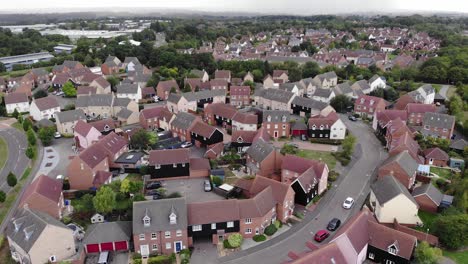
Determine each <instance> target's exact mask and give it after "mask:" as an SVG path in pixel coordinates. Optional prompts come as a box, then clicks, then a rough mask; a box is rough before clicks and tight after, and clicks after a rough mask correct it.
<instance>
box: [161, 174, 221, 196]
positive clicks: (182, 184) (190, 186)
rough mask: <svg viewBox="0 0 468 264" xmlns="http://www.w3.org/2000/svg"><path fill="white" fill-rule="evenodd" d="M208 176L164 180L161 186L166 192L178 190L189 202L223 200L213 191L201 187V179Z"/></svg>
mask: <svg viewBox="0 0 468 264" xmlns="http://www.w3.org/2000/svg"><path fill="white" fill-rule="evenodd" d="M206 179H208V178H200V179H186V180H166V181H164V184H163V187H164V188H165V189H166V190H167V194H170V193H173V192H178V193H180V194H182V196H184V197H185V198H186V199H187V201H190V202H204V201H217V200H224V197H221V196H219V195H217V194H215V193H214V192H212V191H211V192H205V191H204V189H203V181H204V180H206Z"/></svg>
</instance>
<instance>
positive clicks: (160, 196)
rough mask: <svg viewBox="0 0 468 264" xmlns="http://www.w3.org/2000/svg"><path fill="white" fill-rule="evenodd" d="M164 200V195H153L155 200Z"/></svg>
mask: <svg viewBox="0 0 468 264" xmlns="http://www.w3.org/2000/svg"><path fill="white" fill-rule="evenodd" d="M162 198H163V197H162V195H161V194H160V193H155V194H153V200H160V199H162Z"/></svg>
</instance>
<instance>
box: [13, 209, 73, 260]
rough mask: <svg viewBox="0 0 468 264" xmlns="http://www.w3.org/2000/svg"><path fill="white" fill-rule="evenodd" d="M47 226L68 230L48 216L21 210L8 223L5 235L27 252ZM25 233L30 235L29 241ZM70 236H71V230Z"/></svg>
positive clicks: (34, 211) (29, 210) (33, 211)
mask: <svg viewBox="0 0 468 264" xmlns="http://www.w3.org/2000/svg"><path fill="white" fill-rule="evenodd" d="M15 223H16V224H17V225H18V226H19V228H18V231H16V230H15ZM47 225H54V226H57V227H62V228H65V229H68V227H66V226H65V225H64V224H63V223H62V222H60V221H58V220H57V219H55V218H53V217H52V216H50V215H48V214H45V213H42V212H39V211H36V210H32V209H23V208H21V209H18V211H16V213H15V215H14V217H13V218H12V219H11V220H10V221H9V222H8V224H7V227H6V231H5V234H6V236H7V237H9V238H10V239H11V240H13V241H14V242H15V243H16V244H17V245H18V246H19V247H21V248H22V249H23V250H24V251H25V252H29V250H30V249H31V248H32V247H33V245H34V244H35V243H36V241H37V239H38V238H39V237H40V235H41V234H42V232H43V231H44V229H45V228H46V227H47ZM26 233H29V234H30V237H29V239H26ZM70 235H72V232H71V230H70Z"/></svg>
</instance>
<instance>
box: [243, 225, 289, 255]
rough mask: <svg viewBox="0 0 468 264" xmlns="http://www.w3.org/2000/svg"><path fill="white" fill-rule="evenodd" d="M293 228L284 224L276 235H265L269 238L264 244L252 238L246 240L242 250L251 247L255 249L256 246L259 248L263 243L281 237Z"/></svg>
mask: <svg viewBox="0 0 468 264" xmlns="http://www.w3.org/2000/svg"><path fill="white" fill-rule="evenodd" d="M290 228H291V227H290V226H288V224H283V226H282V227H281V228H280V229H278V231H276V233H274V234H273V235H272V236H271V237H269V236H267V235H265V236H266V237H267V240H265V241H262V242H255V241H254V240H253V239H252V238H247V239H244V242H243V243H242V245H241V250H246V249H248V248H251V247H254V246H257V245H259V244H261V243H263V242H266V241H268V240H270V239H273V238H275V237H277V236H279V235H281V234H282V233H284V232H286V231H288V230H289V229H290Z"/></svg>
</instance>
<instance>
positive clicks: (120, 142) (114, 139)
mask: <svg viewBox="0 0 468 264" xmlns="http://www.w3.org/2000/svg"><path fill="white" fill-rule="evenodd" d="M98 144H99V145H100V146H101V147H102V148H104V149H105V150H106V151H107V152H109V153H111V154H112V155H115V154H117V153H118V152H119V151H120V150H121V149H122V148H124V147H125V146H127V140H125V138H123V137H121V136H119V135H117V134H115V133H114V132H111V133H109V134H107V135H106V136H104V137H103V138H101V140H100V141H99V143H98Z"/></svg>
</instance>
